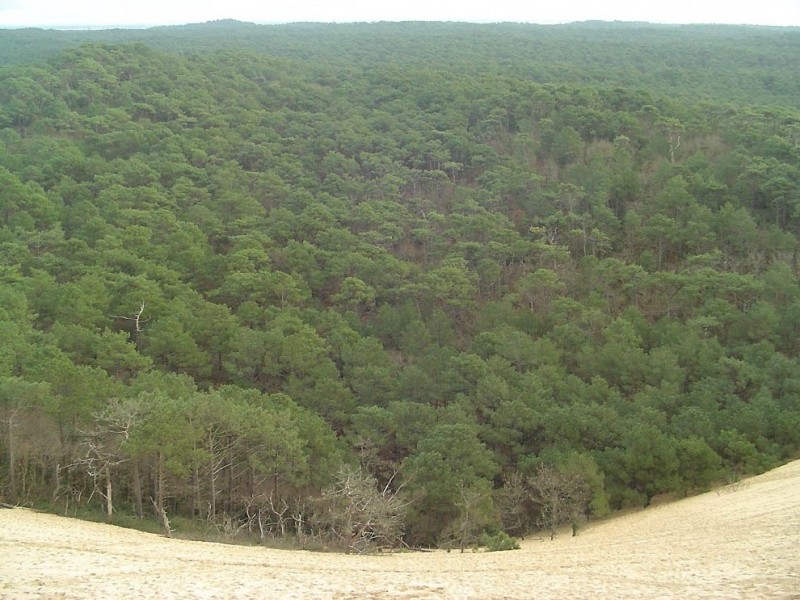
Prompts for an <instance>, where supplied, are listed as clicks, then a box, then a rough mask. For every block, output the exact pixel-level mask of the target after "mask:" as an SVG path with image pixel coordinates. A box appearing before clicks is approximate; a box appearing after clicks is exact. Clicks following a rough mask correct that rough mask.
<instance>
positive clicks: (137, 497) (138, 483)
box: [133, 461, 144, 519]
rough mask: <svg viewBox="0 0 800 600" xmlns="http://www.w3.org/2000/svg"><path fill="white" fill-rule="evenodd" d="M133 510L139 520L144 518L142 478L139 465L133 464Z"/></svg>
mask: <svg viewBox="0 0 800 600" xmlns="http://www.w3.org/2000/svg"><path fill="white" fill-rule="evenodd" d="M133 509H134V510H135V511H136V516H137V517H138V518H139V519H142V518H144V507H143V506H142V478H141V475H140V473H139V463H138V462H136V461H134V463H133Z"/></svg>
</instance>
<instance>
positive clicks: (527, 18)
mask: <svg viewBox="0 0 800 600" xmlns="http://www.w3.org/2000/svg"><path fill="white" fill-rule="evenodd" d="M215 19H238V20H241V21H252V22H256V23H286V22H294V21H322V22H353V21H472V22H479V23H492V22H499V21H517V22H530V23H568V22H572V21H587V20H603V21H615V20H616V21H649V22H653V23H734V24H752V25H780V26H800V0H528V1H526V0H485V1H477V0H438V1H436V0H339V1H336V0H331V1H325V0H281V1H274V0H213V1H211V0H132V1H131V0H126V1H121V0H0V28H8V27H21V26H40V27H55V26H68V27H81V26H88V27H102V26H112V25H118V26H148V25H175V24H182V23H200V22H204V21H211V20H215Z"/></svg>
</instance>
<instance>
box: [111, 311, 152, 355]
mask: <svg viewBox="0 0 800 600" xmlns="http://www.w3.org/2000/svg"><path fill="white" fill-rule="evenodd" d="M144 308H145V303H144V300H142V304H141V306H140V307H139V312H137V313H136V314H135V315H133V316H132V317H129V316H125V315H111V316H112V317H114V318H115V319H123V320H124V321H131V322H132V323H133V333H134V336H133V345H134V346H135V347H136V349H137V350H138V349H139V342H140V338H141V334H142V332H143V331H144V324H145V323H147V321H149V320H150V319H142V315H143V314H144Z"/></svg>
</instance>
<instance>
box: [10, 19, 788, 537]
mask: <svg viewBox="0 0 800 600" xmlns="http://www.w3.org/2000/svg"><path fill="white" fill-rule="evenodd" d="M0 62H1V63H2V66H0V340H2V343H1V344H0V500H2V501H3V502H5V503H10V504H23V505H33V506H40V507H48V508H50V509H52V510H58V511H61V512H64V511H66V512H67V513H68V514H86V511H95V512H100V511H104V512H105V513H106V515H107V518H108V520H109V521H115V520H116V521H118V520H119V519H121V518H122V517H126V518H130V517H133V518H139V519H151V520H155V521H158V522H159V523H163V526H164V528H165V530H166V531H167V532H169V531H170V529H171V528H174V527H177V526H178V525H180V524H182V525H183V526H184V527H185V528H187V529H188V528H190V527H192V526H197V527H208V528H212V529H214V530H215V531H224V532H226V533H228V534H230V535H237V534H242V535H245V534H246V535H251V536H254V537H256V536H257V537H260V538H261V539H262V540H264V541H267V540H272V539H279V538H280V539H283V540H293V541H296V542H297V543H298V544H302V545H306V546H309V547H313V546H314V545H319V546H328V547H338V548H345V549H351V550H357V551H362V550H367V549H371V548H375V547H380V546H387V547H396V546H398V545H400V544H407V545H409V546H435V545H439V546H452V547H461V548H464V547H466V546H468V545H470V544H473V543H475V542H476V541H477V540H478V539H479V538H480V536H481V535H483V536H484V539H485V538H486V536H490V537H491V536H494V537H493V538H491V539H501V537H502V536H503V535H504V532H505V533H508V534H510V535H512V536H520V535H524V534H526V533H528V532H531V531H534V530H545V531H547V532H550V531H554V530H555V529H556V528H557V527H559V526H560V525H563V524H569V523H573V525H574V526H575V527H578V526H579V524H580V522H582V520H583V519H585V518H587V517H592V516H602V515H604V514H606V513H608V512H609V511H610V510H616V509H620V508H623V507H628V506H646V505H648V504H649V503H650V502H651V500H652V499H653V498H654V497H655V496H657V495H662V494H666V495H674V496H677V495H684V494H688V493H693V492H696V491H699V490H704V489H708V488H709V487H710V486H712V485H714V484H716V483H718V482H722V481H730V480H734V479H736V478H739V477H742V476H744V475H746V474H752V473H757V472H761V471H763V470H766V469H768V468H771V467H773V466H776V465H778V464H780V463H781V462H783V461H786V460H788V459H789V458H792V457H795V456H797V453H798V449H800V359H799V358H798V356H799V355H800V354H799V353H800V335H799V334H800V282H798V273H799V272H800V266H799V265H798V260H799V257H798V236H800V79H798V77H797V65H798V64H800V31H798V30H796V29H770V28H747V27H654V26H645V25H640V26H634V25H624V24H616V25H610V24H584V25H573V26H563V27H549V28H548V27H537V26H523V25H486V26H471V25H463V24H462V25H460V24H422V23H417V24H414V23H408V24H385V23H382V24H372V25H366V24H365V25H349V26H345V25H340V26H337V25H291V26H289V25H287V26H255V25H247V24H239V23H230V22H220V23H210V24H206V25H202V26H201V25H197V26H190V27H178V28H156V29H151V30H144V31H107V32H54V31H38V30H22V31H0ZM191 523H194V525H190V524H191ZM490 545H491V544H490Z"/></svg>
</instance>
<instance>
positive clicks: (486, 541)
mask: <svg viewBox="0 0 800 600" xmlns="http://www.w3.org/2000/svg"><path fill="white" fill-rule="evenodd" d="M479 543H480V545H481V546H483V547H485V548H486V551H487V552H503V551H505V550H519V542H517V540H515V539H514V538H512V537H511V536H510V535H508V534H507V533H506V532H505V531H498V532H497V533H496V534H494V535H490V534H488V533H484V534H483V535H481V537H480V540H479Z"/></svg>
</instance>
